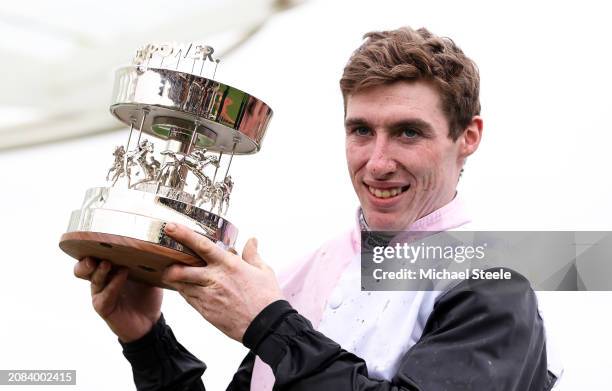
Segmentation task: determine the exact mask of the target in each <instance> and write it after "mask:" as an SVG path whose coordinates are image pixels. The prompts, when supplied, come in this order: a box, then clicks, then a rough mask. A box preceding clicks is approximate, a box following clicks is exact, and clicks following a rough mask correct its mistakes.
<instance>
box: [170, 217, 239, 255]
mask: <svg viewBox="0 0 612 391" xmlns="http://www.w3.org/2000/svg"><path fill="white" fill-rule="evenodd" d="M164 230H165V232H166V233H167V234H168V235H169V236H171V237H172V238H173V239H175V240H177V241H179V242H181V243H183V244H184V245H185V246H187V247H189V248H190V249H192V250H193V251H195V253H196V254H198V255H199V256H200V257H202V259H204V260H205V261H206V262H207V263H210V264H212V263H219V262H227V261H228V258H227V252H226V251H224V250H222V249H220V248H219V247H217V245H216V244H215V243H213V242H212V241H211V240H209V239H208V238H207V237H205V236H204V235H200V234H198V233H196V232H195V231H193V230H191V229H189V228H187V227H185V226H183V225H180V224H175V223H168V224H166V226H165V227H164Z"/></svg>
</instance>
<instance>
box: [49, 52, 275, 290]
mask: <svg viewBox="0 0 612 391" xmlns="http://www.w3.org/2000/svg"><path fill="white" fill-rule="evenodd" d="M213 53H214V49H213V48H211V47H210V46H207V45H201V44H194V43H191V44H148V45H146V46H144V47H143V48H141V49H139V50H138V51H137V53H136V56H135V58H134V60H133V62H132V64H131V65H129V66H125V67H121V68H119V69H118V70H117V71H116V74H115V84H114V89H113V95H112V102H111V106H110V111H111V113H112V114H113V115H114V116H115V117H117V118H118V119H119V120H120V121H121V122H123V123H124V124H126V125H127V126H129V127H130V132H129V136H128V138H127V142H126V144H125V145H120V146H117V147H116V148H115V150H114V152H113V158H114V159H113V162H112V165H111V166H110V168H109V170H108V172H107V175H106V179H107V181H108V186H106V187H96V188H92V189H89V190H87V192H86V194H85V200H84V201H83V204H82V206H81V208H80V209H78V210H75V211H74V212H72V215H71V216H70V222H69V225H68V230H67V231H66V233H64V234H63V235H62V237H61V239H60V243H59V245H60V248H61V249H62V250H63V251H64V252H66V253H67V254H69V255H70V256H72V257H74V258H76V259H81V258H83V257H85V256H92V257H96V258H100V259H107V260H109V261H111V262H112V263H114V264H116V265H121V266H126V267H128V268H129V269H130V278H132V279H135V280H139V281H144V282H147V283H150V284H154V285H157V286H164V285H163V283H161V282H160V278H161V273H162V272H163V270H164V269H165V268H166V267H167V266H168V265H170V264H172V263H176V262H182V263H185V264H189V265H202V264H203V261H202V260H201V259H200V258H198V257H197V256H196V255H195V254H194V253H193V252H192V251H191V250H189V249H188V248H185V247H184V246H183V245H181V244H180V243H178V242H176V241H174V240H172V239H171V238H170V237H168V236H167V235H165V233H164V230H163V227H164V225H165V224H166V222H177V223H181V224H183V225H186V226H187V227H189V228H191V229H193V230H194V231H196V232H198V233H200V234H202V235H205V236H206V237H208V238H209V239H211V240H212V241H214V242H216V243H217V244H218V245H219V246H222V247H224V248H226V249H229V248H232V247H233V246H234V243H235V241H236V236H237V232H238V231H237V229H236V227H235V226H234V225H233V224H232V223H230V222H229V221H227V220H226V219H225V218H224V217H223V216H224V215H225V214H226V213H227V210H228V207H229V203H230V198H231V197H230V196H231V192H232V189H233V187H234V182H233V180H232V177H231V176H230V174H229V170H230V166H231V163H232V159H233V157H234V155H246V154H253V153H256V152H258V151H259V150H260V148H261V141H262V139H263V136H264V134H265V132H266V128H267V126H268V123H269V121H270V118H271V117H272V110H271V109H270V107H268V105H266V104H265V103H264V102H262V101H261V100H259V99H257V98H255V97H254V96H252V95H249V94H247V93H246V92H243V91H241V90H239V89H236V88H234V87H232V86H229V85H226V84H223V83H219V82H218V81H215V80H214V76H215V73H216V70H217V66H218V64H219V60H218V59H215V58H214V57H213ZM211 73H212V76H211V75H210V74H211ZM203 74H205V75H206V77H204V76H202V75H203ZM149 136H152V137H153V140H154V141H157V143H154V142H152V141H151V139H149V138H147V137H149ZM163 143H165V145H164V146H163V148H158V149H160V150H159V151H155V147H156V145H162V144H163Z"/></svg>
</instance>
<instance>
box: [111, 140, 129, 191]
mask: <svg viewBox="0 0 612 391" xmlns="http://www.w3.org/2000/svg"><path fill="white" fill-rule="evenodd" d="M113 156H114V157H115V161H114V162H113V166H112V167H111V168H110V169H109V170H108V173H107V174H106V180H107V181H108V180H110V181H111V182H112V183H113V184H112V185H111V186H115V183H117V181H118V180H119V178H120V177H122V176H125V175H126V169H125V165H124V160H125V148H124V147H123V145H119V146H118V147H115V151H114V152H113ZM113 172H114V174H113V177H112V179H110V175H111V173H113Z"/></svg>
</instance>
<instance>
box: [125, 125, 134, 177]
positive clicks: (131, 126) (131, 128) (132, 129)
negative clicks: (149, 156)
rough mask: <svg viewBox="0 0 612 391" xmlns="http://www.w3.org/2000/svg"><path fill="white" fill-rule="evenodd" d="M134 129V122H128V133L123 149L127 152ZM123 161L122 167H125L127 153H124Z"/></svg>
mask: <svg viewBox="0 0 612 391" xmlns="http://www.w3.org/2000/svg"><path fill="white" fill-rule="evenodd" d="M133 131H134V123H133V122H130V135H129V136H128V141H127V144H126V146H125V151H126V152H128V151H129V150H130V141H132V132H133ZM123 160H124V162H123V165H124V167H127V164H128V154H127V153H126V154H125V156H124V159H123Z"/></svg>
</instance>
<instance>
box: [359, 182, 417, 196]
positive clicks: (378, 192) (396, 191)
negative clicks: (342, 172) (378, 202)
mask: <svg viewBox="0 0 612 391" xmlns="http://www.w3.org/2000/svg"><path fill="white" fill-rule="evenodd" d="M408 188H410V185H407V186H403V187H394V188H391V189H378V188H375V187H372V186H368V190H369V191H370V193H371V194H372V195H373V196H374V197H376V198H391V197H396V196H398V195H400V194H402V193H403V192H405V191H406V190H408Z"/></svg>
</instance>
